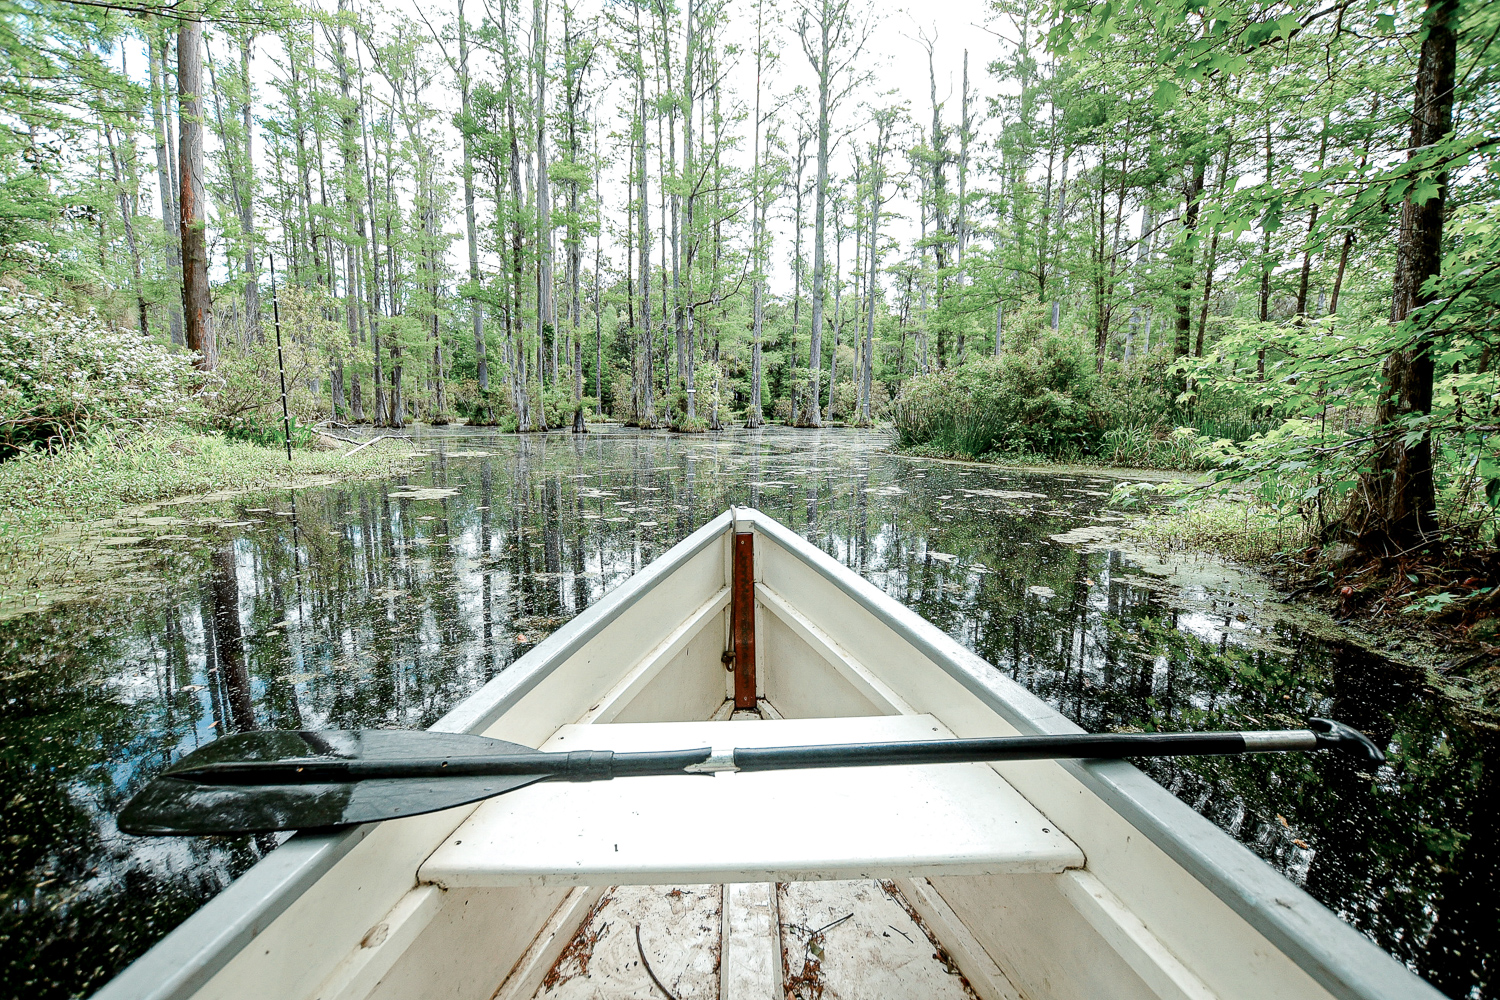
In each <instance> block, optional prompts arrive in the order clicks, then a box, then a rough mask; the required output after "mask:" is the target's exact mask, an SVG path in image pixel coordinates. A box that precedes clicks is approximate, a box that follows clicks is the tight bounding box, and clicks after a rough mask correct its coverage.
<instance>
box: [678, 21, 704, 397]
mask: <svg viewBox="0 0 1500 1000" xmlns="http://www.w3.org/2000/svg"><path fill="white" fill-rule="evenodd" d="M694 8H695V5H694V0H687V17H686V30H687V38H686V43H685V45H684V47H683V60H682V101H683V116H682V162H683V170H682V172H683V180H684V182H685V183H686V184H687V196H686V198H684V199H683V214H682V231H683V234H684V236H685V239H684V240H683V242H684V244H685V246H684V247H683V271H684V272H685V273H686V277H687V281H686V284H687V295H686V298H687V302H686V303H684V302H683V301H682V299H683V294H682V290H681V287H680V286H679V284H678V280H677V273H676V270H675V268H674V270H673V274H672V295H673V297H674V298H676V299H677V317H678V319H677V329H678V335H677V336H678V348H677V363H678V375H679V376H680V377H681V378H682V380H683V386H684V388H685V389H686V390H687V391H686V395H687V415H688V419H689V420H695V419H697V416H698V412H697V403H696V401H695V399H694V397H695V396H696V395H697V386H695V385H694V384H693V380H694V374H695V372H694V369H695V368H696V367H697V363H698V362H697V350H696V348H695V347H694V344H693V338H694V337H695V336H696V330H695V324H694V319H695V318H696V317H695V316H694V314H693V313H694V306H695V302H694V300H695V298H696V297H697V291H696V289H695V288H694V286H693V261H694V258H695V257H696V256H697V253H696V251H697V245H698V235H697V233H696V232H695V231H694V229H693V210H694V208H695V206H696V204H697V200H698V198H697V195H698V174H697V167H696V165H695V163H694V160H693V96H694V95H693V60H694V59H696V58H697V52H696V41H695V38H694V29H695V24H694V18H695V16H696V12H695V9H694ZM675 208H676V203H675V201H674V203H673V209H674V211H673V213H672V214H673V215H674V216H675V215H676V211H675ZM676 228H677V227H676V219H675V218H674V219H673V229H674V244H673V247H672V257H673V260H674V262H675V260H676V258H677V247H676V237H675V230H676ZM684 369H685V370H684Z"/></svg>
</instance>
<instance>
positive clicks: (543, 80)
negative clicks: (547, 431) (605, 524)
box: [531, 0, 557, 424]
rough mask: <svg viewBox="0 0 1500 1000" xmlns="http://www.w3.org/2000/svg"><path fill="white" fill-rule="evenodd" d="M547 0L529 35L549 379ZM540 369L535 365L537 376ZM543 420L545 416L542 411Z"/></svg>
mask: <svg viewBox="0 0 1500 1000" xmlns="http://www.w3.org/2000/svg"><path fill="white" fill-rule="evenodd" d="M545 3H546V0H532V4H531V37H532V44H533V46H534V47H535V49H534V51H533V52H532V60H533V65H534V70H535V72H536V109H535V110H536V219H537V234H536V250H537V269H536V295H537V299H536V306H537V308H536V333H537V350H538V351H540V350H542V349H543V347H544V346H545V345H546V343H547V341H548V339H549V338H550V339H551V342H552V371H551V375H552V381H553V382H554V383H555V382H556V381H557V312H556V308H555V306H554V303H553V289H552V192H551V187H550V185H549V183H548V178H547V16H546V13H545V12H544V10H543V7H544V5H545ZM542 375H543V373H542V371H541V370H540V365H538V371H537V378H538V380H539V381H540V379H541V377H542ZM541 416H542V421H543V423H544V424H545V422H546V416H545V414H543V415H541Z"/></svg>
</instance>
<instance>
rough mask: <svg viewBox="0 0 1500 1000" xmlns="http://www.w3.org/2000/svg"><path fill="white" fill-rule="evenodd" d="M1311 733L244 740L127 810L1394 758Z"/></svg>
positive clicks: (372, 809)
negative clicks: (684, 778) (1128, 760)
mask: <svg viewBox="0 0 1500 1000" xmlns="http://www.w3.org/2000/svg"><path fill="white" fill-rule="evenodd" d="M1309 727H1310V728H1308V729H1293V730H1284V731H1281V730H1277V731H1267V732H1231V733H1094V734H1076V735H1075V734H1063V735H1057V736H1000V737H994V738H985V739H968V740H927V741H919V742H910V743H846V744H835V745H830V746H803V747H754V748H742V749H736V750H717V751H716V750H713V749H711V748H709V747H702V748H698V749H693V750H668V751H653V752H648V753H615V752H613V751H610V750H575V751H572V752H570V753H543V752H541V751H537V750H533V749H531V748H530V747H524V746H521V745H519V744H516V743H507V742H505V741H504V740H493V739H489V738H488V737H484V736H467V735H463V734H459V733H434V732H422V731H408V730H397V729H357V730H332V731H327V732H305V731H267V732H252V733H240V734H238V735H235V736H226V737H224V738H223V739H219V740H215V741H214V742H213V743H210V744H209V745H208V746H206V747H204V748H203V749H201V750H197V751H195V752H193V753H190V754H188V755H187V756H186V757H184V758H183V759H182V760H180V761H178V762H177V763H176V764H175V765H173V766H172V767H169V768H168V769H167V770H165V771H163V772H162V773H161V775H160V776H159V777H157V778H156V779H155V780H154V781H152V782H151V783H150V784H148V785H147V786H146V787H145V788H144V789H142V790H141V792H140V794H138V795H136V796H135V798H133V799H131V800H130V802H129V803H128V804H127V805H126V806H125V809H124V811H122V812H121V813H120V817H119V827H120V829H121V830H122V831H124V832H125V833H130V834H136V835H139V836H181V835H194V834H227V833H265V832H270V831H273V830H298V829H307V828H311V827H330V826H347V825H350V824H355V823H370V822H375V821H378V820H385V819H396V818H398V817H401V816H415V815H418V814H420V813H427V812H435V811H436V810H439V809H448V808H451V807H453V806H461V805H465V804H467V803H470V802H477V801H479V800H481V799H487V798H491V797H493V796H496V795H502V794H504V793H505V792H509V791H514V790H515V789H517V788H521V787H523V786H525V785H530V784H534V783H535V782H538V781H546V780H553V781H598V780H603V779H608V778H624V777H633V776H640V775H664V774H712V773H713V772H715V771H774V770H784V769H789V768H807V767H869V766H876V765H892V764H955V763H964V762H970V761H996V760H1050V759H1061V758H1085V757H1087V758H1115V757H1180V756H1201V755H1210V754H1236V753H1258V752H1262V751H1267V750H1320V749H1339V750H1344V751H1348V752H1351V753H1353V754H1355V755H1356V756H1358V757H1360V758H1362V759H1363V760H1364V761H1365V762H1367V763H1369V764H1373V765H1378V764H1381V763H1383V762H1384V760H1385V757H1384V756H1383V755H1382V754H1381V752H1380V749H1379V748H1378V747H1376V746H1375V744H1374V743H1371V742H1370V740H1369V739H1368V738H1366V737H1365V735H1364V734H1363V733H1361V732H1359V731H1357V730H1354V729H1351V728H1349V727H1348V726H1346V725H1344V724H1342V723H1339V722H1333V721H1331V720H1329V719H1313V720H1311V721H1310V723H1309Z"/></svg>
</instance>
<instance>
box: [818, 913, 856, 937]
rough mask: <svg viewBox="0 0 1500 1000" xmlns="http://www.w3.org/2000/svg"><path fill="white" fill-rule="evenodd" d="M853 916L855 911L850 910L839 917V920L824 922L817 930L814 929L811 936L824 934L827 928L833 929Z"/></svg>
mask: <svg viewBox="0 0 1500 1000" xmlns="http://www.w3.org/2000/svg"><path fill="white" fill-rule="evenodd" d="M852 916H854V911H853V910H850V911H849V912H848V913H846V914H844V915H843V916H842V917H839V918H838V919H837V920H835V921H833V922H832V923H828V924H824V925H823V926H822V927H819V928H818V929H817V930H815V931H813V932H812V934H810V935H809V938H815V937H817V936H818V935H819V934H822V933H823V932H824V931H826V930H832V929H833V928H835V927H837V926H838V925H839V924H841V923H843V922H844V921H845V920H848V919H849V918H850V917H852Z"/></svg>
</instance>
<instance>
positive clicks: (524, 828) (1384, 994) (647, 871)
mask: <svg viewBox="0 0 1500 1000" xmlns="http://www.w3.org/2000/svg"><path fill="white" fill-rule="evenodd" d="M728 649H732V650H733V651H734V652H733V655H732V656H728V655H726V650H728ZM726 663H727V665H728V667H729V669H727V670H726ZM748 721H754V722H755V724H753V725H747V724H746V722H748ZM433 728H434V729H436V730H440V731H445V732H464V733H479V734H483V735H486V736H491V737H496V738H500V739H505V740H510V741H513V742H516V743H522V744H526V745H528V746H534V747H539V748H542V749H546V750H575V749H610V750H617V751H625V750H646V749H672V748H681V747H693V746H712V747H715V748H731V747H736V746H739V747H749V746H777V745H805V744H814V743H841V742H878V741H896V740H910V739H934V738H943V737H948V736H955V737H981V736H1006V735H1016V734H1047V733H1076V732H1079V729H1078V727H1077V726H1075V725H1073V723H1071V722H1069V721H1068V720H1067V719H1065V718H1064V717H1063V716H1061V715H1060V714H1058V713H1057V712H1055V711H1054V710H1052V709H1051V708H1049V707H1048V706H1047V705H1046V704H1044V703H1043V702H1042V701H1040V700H1039V699H1038V698H1036V697H1035V696H1034V695H1032V694H1031V693H1030V692H1028V691H1026V690H1025V689H1024V688H1022V687H1021V686H1020V685H1018V684H1016V683H1015V682H1013V681H1011V680H1010V679H1009V678H1007V677H1005V676H1003V675H1002V674H1001V673H1000V672H999V671H998V670H996V669H995V668H994V667H992V666H991V665H989V664H987V663H985V662H984V661H982V660H980V659H979V658H978V657H977V656H975V655H974V654H973V653H971V652H969V651H968V650H966V649H964V648H963V647H962V646H961V645H959V644H958V643H957V642H956V641H954V640H953V639H952V638H950V637H949V636H948V635H946V634H945V633H943V632H942V631H941V630H940V629H938V628H937V627H935V626H933V625H932V624H930V623H928V622H926V621H924V620H923V619H922V618H920V617H919V616H917V615H916V614H914V613H913V612H912V611H910V610H908V609H907V608H905V607H903V606H902V605H900V604H899V603H898V602H896V601H895V600H893V599H892V598H890V597H888V596H887V595H885V594H884V593H882V592H881V591H879V590H878V589H877V588H875V587H874V586H872V585H871V584H870V583H868V582H867V581H865V580H864V579H862V578H860V577H859V576H858V575H856V574H855V573H853V572H852V571H850V570H849V569H847V568H846V567H844V566H842V565H840V564H839V563H837V562H836V561H834V560H833V559H831V558H830V557H828V556H827V555H825V554H824V553H823V552H821V551H819V550H818V549H817V548H815V547H814V546H812V545H811V544H809V543H808V542H807V541H805V540H804V539H802V538H801V537H799V536H798V535H796V534H795V533H794V532H792V531H790V530H789V529H787V528H786V527H784V526H783V525H781V524H779V523H777V522H776V521H775V520H773V519H771V518H769V517H767V516H766V515H764V514H761V513H759V512H757V511H753V510H746V509H743V508H739V509H735V510H732V511H730V512H728V513H725V514H723V515H721V516H719V517H718V518H715V519H714V520H713V521H712V522H710V523H709V524H707V525H705V526H704V527H703V528H701V529H700V530H698V531H696V532H694V533H693V534H692V535H690V536H689V537H688V538H686V539H684V540H683V541H682V542H681V543H679V544H678V545H676V546H674V547H673V548H672V549H671V550H669V551H668V552H667V553H665V554H664V555H663V556H662V557H661V558H659V559H657V560H656V561H655V562H653V563H652V564H651V565H649V566H648V567H646V568H645V569H644V570H642V571H641V572H640V573H638V574H636V575H635V576H634V577H632V578H631V579H630V580H628V581H627V582H625V583H624V584H622V585H621V586H620V587H618V588H616V589H615V590H613V591H611V592H610V593H608V594H606V595H605V596H604V597H603V598H601V599H600V600H599V601H597V602H596V603H595V604H594V605H593V606H591V607H590V608H588V609H587V610H585V611H584V612H582V613H581V614H579V615H578V616H577V617H576V618H575V619H573V620H572V621H571V622H570V623H568V624H567V625H566V626H564V627H563V628H561V629H559V630H558V631H557V632H555V633H553V634H552V635H551V636H549V637H548V638H547V639H546V640H544V641H543V642H542V643H540V644H539V645H538V646H536V648H534V649H533V650H531V651H530V652H529V653H527V654H526V655H525V656H523V657H522V658H521V659H519V660H517V661H516V662H515V663H514V664H512V665H511V666H510V667H508V668H507V669H506V670H505V671H503V672H502V673H501V674H500V675H498V676H497V677H495V678H494V679H493V680H492V681H490V682H489V683H488V684H486V685H485V686H484V687H483V688H482V689H481V690H479V691H478V692H476V693H475V694H474V695H472V696H471V697H469V698H467V699H466V700H464V701H463V702H462V703H461V704H459V705H458V706H457V707H456V708H454V709H453V710H452V711H451V712H449V713H448V714H447V715H446V716H444V717H443V719H442V720H440V721H439V722H438V723H437V724H436V725H435V726H434V727H433ZM674 886H675V887H678V888H675V889H671V888H670V887H674ZM632 887H653V888H640V889H637V888H632ZM846 910H847V911H848V913H849V914H851V915H852V916H843V913H844V911H846ZM820 914H821V916H820ZM830 914H832V915H833V916H832V917H831V918H830V921H823V917H824V916H828V915H830ZM881 921H886V924H885V926H886V927H888V928H889V929H890V930H893V931H895V932H896V934H897V935H899V936H900V937H899V938H897V937H893V936H892V935H891V934H890V933H889V932H888V931H887V930H885V929H883V928H882V927H880V926H879V924H880V922H881ZM632 923H633V926H634V930H633V931H632V930H631V925H632ZM824 923H826V924H827V926H826V927H825V926H821V924H824ZM923 935H925V936H926V938H927V940H923ZM606 937H607V938H608V940H607V941H606V940H605V939H606ZM901 939H904V940H901ZM840 948H842V949H843V951H842V952H840V951H839V949H840ZM664 949H665V950H664ZM596 950H597V952H598V953H597V954H594V952H595V951H596ZM906 952H910V953H911V954H910V955H907V954H906ZM648 953H649V954H654V955H655V956H656V957H655V958H654V959H652V960H650V961H648V960H647V956H648ZM929 953H930V954H929ZM590 955H593V958H594V961H593V968H592V970H590V969H589V961H588V959H589V957H590ZM637 956H639V962H637ZM611 976H613V977H614V978H613V979H611V978H610V977H611ZM840 976H842V977H843V978H842V979H839V978H838V977H840ZM631 977H634V980H633V981H628V980H631ZM820 977H821V978H820ZM814 987H815V988H814ZM825 990H826V993H825V992H824V991H825ZM662 995H666V996H670V997H673V998H681V1000H687V998H688V997H715V998H719V1000H741V998H751V997H756V998H764V1000H770V998H772V997H776V998H781V997H783V996H784V997H788V998H791V997H794V996H807V995H820V996H821V995H827V996H830V997H832V996H835V995H840V996H843V997H845V998H847V1000H856V998H858V1000H864V998H866V997H868V998H871V1000H873V998H876V997H879V998H882V1000H884V998H890V997H896V996H909V997H912V998H918V997H923V998H925V997H946V996H954V997H971V996H972V997H978V998H981V1000H1008V998H1026V1000H1053V998H1057V1000H1062V998H1083V997H1090V998H1093V997H1109V998H1127V1000H1134V998H1141V1000H1146V998H1160V1000H1167V998H1171V1000H1189V998H1191V1000H1211V998H1216V997H1217V998H1223V1000H1266V998H1309V1000H1311V998H1327V997H1337V998H1340V1000H1376V998H1381V1000H1398V998H1399V1000H1406V998H1410V1000H1417V998H1422V1000H1435V998H1438V997H1440V996H1441V994H1439V993H1438V992H1437V991H1436V990H1434V989H1433V988H1432V987H1431V986H1429V985H1428V984H1427V983H1425V982H1424V981H1423V980H1422V979H1421V978H1419V977H1418V976H1416V975H1414V974H1413V973H1412V972H1410V971H1409V970H1408V969H1407V968H1406V967H1405V966H1403V965H1401V964H1400V963H1399V962H1397V961H1396V960H1395V959H1393V958H1392V957H1391V956H1389V955H1388V954H1386V952H1385V951H1383V950H1382V949H1381V948H1379V947H1378V946H1376V945H1375V944H1374V943H1373V942H1372V941H1370V940H1369V939H1368V938H1366V937H1365V936H1364V935H1362V934H1360V933H1359V932H1358V931H1356V930H1354V929H1353V928H1351V927H1350V926H1348V925H1347V924H1345V923H1344V922H1343V921H1341V920H1340V919H1339V918H1338V917H1337V916H1336V915H1335V914H1333V913H1331V912H1330V911H1329V910H1327V909H1326V908H1325V907H1323V906H1322V905H1321V904H1320V903H1318V902H1317V901H1316V900H1314V899H1313V898H1312V897H1310V896H1309V895H1308V894H1307V893H1305V892H1304V891H1302V890H1301V889H1299V888H1298V887H1297V886H1295V885H1294V884H1292V883H1291V882H1290V881H1288V880H1287V879H1286V878H1284V877H1283V876H1282V875H1280V874H1279V873H1278V872H1276V871H1275V870H1274V869H1272V868H1271V867H1269V866H1268V865H1267V864H1265V862H1263V861H1262V860H1261V859H1259V858H1258V857H1256V856H1255V855H1254V854H1252V853H1251V852H1250V851H1249V850H1247V849H1246V848H1244V847H1243V846H1241V845H1240V844H1239V843H1237V842H1236V841H1235V840H1234V839H1233V838H1231V837H1230V836H1229V835H1227V834H1225V833H1224V832H1223V831H1221V830H1219V829H1218V828H1217V827H1215V826H1214V825H1213V824H1212V823H1210V822H1209V821H1208V820H1206V819H1204V818H1203V817H1202V816H1199V815H1198V814H1197V813H1195V812H1194V811H1193V810H1192V809H1191V808H1189V807H1188V806H1187V805H1185V804H1184V803H1182V802H1181V801H1179V800H1178V799H1177V798H1176V797H1174V796H1173V795H1172V794H1171V793H1169V792H1168V791H1166V790H1165V789H1163V788H1162V787H1161V786H1160V785H1158V784H1156V783H1155V782H1154V781H1152V780H1151V779H1150V778H1148V777H1146V776H1145V775H1144V774H1142V773H1141V772H1140V771H1139V770H1137V769H1136V768H1135V767H1133V766H1132V765H1130V764H1127V763H1125V762H1123V761H1112V762H1101V761H1071V760H1063V761H1021V762H1008V763H994V764H944V765H925V766H907V767H885V768H852V769H846V770H841V771H839V772H838V777H837V780H831V779H830V775H829V773H828V772H823V771H816V770H813V771H779V772H761V773H737V774H731V773H726V774H716V775H714V776H713V777H712V778H691V779H681V778H672V777H637V778H620V779H616V780H614V781H611V782H600V783H585V784H572V783H562V782H556V783H552V782H544V783H542V784H539V785H534V786H531V787H529V788H525V789H522V790H520V791H516V792H513V793H511V794H509V795H506V796H504V797H502V798H499V799H494V800H490V801H488V802H484V803H480V804H478V805H477V806H475V805H470V806H464V807H460V808H457V809H450V810H447V811H445V812H439V813H432V814H428V815H423V816H414V817H410V818H407V819H400V820H392V821H388V822H385V823H378V824H369V825H366V826H363V827H358V828H355V829H350V830H346V831H343V832H338V833H333V834H320V835H309V834H299V835H297V836H295V837H293V838H292V839H291V840H290V841H288V842H287V843H286V844H284V845H283V846H281V847H280V848H278V849H276V850H275V851H272V852H271V853H270V854H269V855H267V856H266V857H265V858H264V859H263V860H262V861H260V863H258V864H257V865H256V866H255V867H254V868H252V869H251V870H250V871H249V872H247V873H246V874H245V875H244V876H242V877H241V878H239V879H238V880H236V881H235V882H234V883H233V884H232V885H230V886H229V887H228V888H227V889H225V890H224V891H223V892H222V893H220V894H219V895H218V896H217V897H215V898H214V899H213V900H211V901H210V902H209V903H208V904H206V905H205V906H204V907H203V908H202V909H200V910H199V911H198V912H197V913H195V914H194V915H193V916H192V917H190V918H189V919H188V920H186V921H185V922H184V923H183V924H182V925H181V926H179V927H178V928H177V929H176V930H174V931H173V932H172V933H170V934H168V935H167V936H166V937H165V938H163V939H162V940H161V941H160V942H159V943H158V944H157V945H156V946H155V947H153V948H152V949H151V950H150V951H148V952H147V953H146V954H145V955H143V956H141V958H139V959H138V960H137V961H136V962H135V963H133V964H132V965H131V966H129V967H128V968H126V969H125V970H124V971H123V972H122V973H120V975H119V976H117V977H116V978H115V979H114V980H113V981H112V982H110V983H109V984H108V985H107V986H105V987H104V989H102V990H101V991H100V992H99V993H97V994H95V1000H189V998H191V1000H228V998H277V1000H405V998H416V997H445V998H450V997H451V998H473V1000H491V998H494V997H500V998H503V1000H531V998H533V997H538V998H553V997H558V998H561V997H573V996H579V997H584V996H601V997H605V996H607V997H615V996H619V997H626V996H643V997H644V996H658V997H659V996H662Z"/></svg>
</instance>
